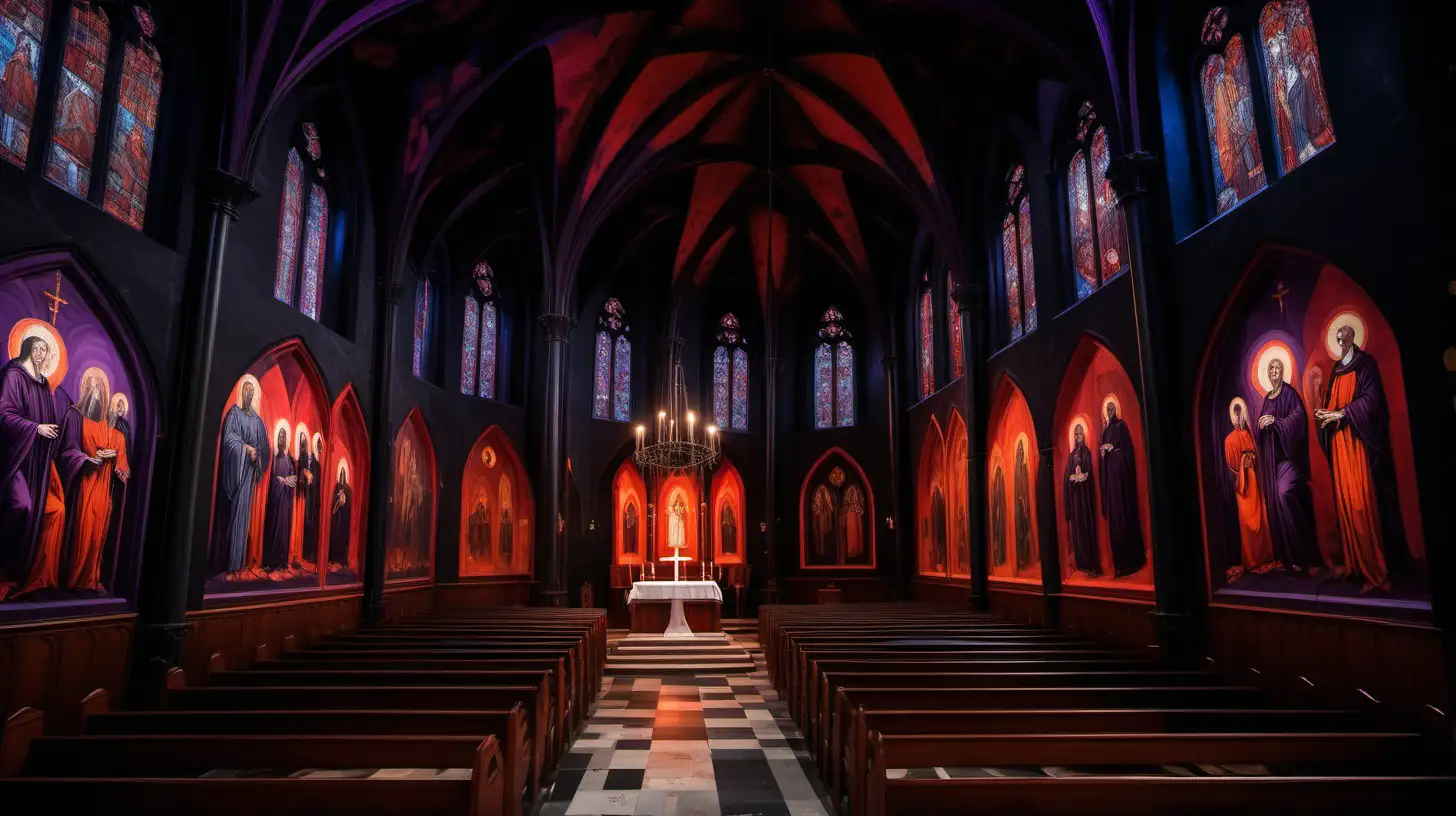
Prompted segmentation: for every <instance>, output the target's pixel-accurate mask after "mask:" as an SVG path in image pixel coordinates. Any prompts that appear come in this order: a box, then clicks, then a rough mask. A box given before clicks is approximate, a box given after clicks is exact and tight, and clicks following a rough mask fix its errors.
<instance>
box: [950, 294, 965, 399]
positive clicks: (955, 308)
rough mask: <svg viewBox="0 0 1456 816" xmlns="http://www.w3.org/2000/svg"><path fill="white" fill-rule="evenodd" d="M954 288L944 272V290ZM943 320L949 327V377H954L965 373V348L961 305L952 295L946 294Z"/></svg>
mask: <svg viewBox="0 0 1456 816" xmlns="http://www.w3.org/2000/svg"><path fill="white" fill-rule="evenodd" d="M953 288H954V283H953V281H951V280H950V275H949V273H947V274H946V282H945V291H946V292H947V293H949V292H950V291H951V289H953ZM945 322H946V327H947V328H949V329H950V370H951V377H952V378H956V377H960V376H962V375H964V374H965V373H966V350H965V341H964V338H963V337H962V336H961V335H962V333H963V329H962V327H961V306H960V304H959V303H956V299H955V297H954V296H953V295H949V294H947V296H946V299H945Z"/></svg>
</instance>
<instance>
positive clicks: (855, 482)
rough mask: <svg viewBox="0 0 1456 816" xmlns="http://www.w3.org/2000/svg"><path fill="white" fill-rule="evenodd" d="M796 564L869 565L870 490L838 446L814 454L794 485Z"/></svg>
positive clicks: (871, 551) (872, 516) (871, 565)
mask: <svg viewBox="0 0 1456 816" xmlns="http://www.w3.org/2000/svg"><path fill="white" fill-rule="evenodd" d="M799 567H800V568H801V569H867V570H872V569H874V568H875V494H874V491H873V490H871V489H870V483H869V480H868V479H866V478H865V474H864V470H863V469H862V468H860V466H859V463H858V462H856V461H855V460H854V458H853V457H851V456H850V455H849V454H848V453H845V452H844V450H843V449H841V448H838V447H834V448H830V449H829V450H826V451H825V452H824V453H823V454H822V455H820V457H819V458H818V459H817V460H815V462H814V464H813V465H811V466H810V467H809V470H808V472H806V473H805V474H804V481H803V483H802V484H801V485H800V487H799Z"/></svg>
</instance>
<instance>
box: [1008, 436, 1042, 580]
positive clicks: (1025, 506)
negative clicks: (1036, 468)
mask: <svg viewBox="0 0 1456 816" xmlns="http://www.w3.org/2000/svg"><path fill="white" fill-rule="evenodd" d="M1012 490H1013V496H1012V499H1013V500H1014V501H1015V503H1016V516H1015V522H1016V568H1017V569H1022V568H1024V567H1028V566H1031V565H1032V564H1034V563H1036V556H1037V553H1036V547H1035V545H1034V542H1033V540H1032V534H1031V469H1030V467H1029V466H1028V465H1027V462H1026V442H1024V441H1022V440H1017V442H1016V479H1015V482H1014V486H1013V488H1012Z"/></svg>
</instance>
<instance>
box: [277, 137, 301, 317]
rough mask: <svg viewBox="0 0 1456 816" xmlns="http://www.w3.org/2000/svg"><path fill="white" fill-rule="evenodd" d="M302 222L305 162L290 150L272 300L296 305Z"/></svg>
mask: <svg viewBox="0 0 1456 816" xmlns="http://www.w3.org/2000/svg"><path fill="white" fill-rule="evenodd" d="M302 223H303V159H301V158H299V155H298V151H297V150H289V151H288V164H287V166H286V167H285V168H284V175H283V212H282V213H281V214H280V215H279V217H278V270H277V272H275V273H274V276H273V297H275V298H277V299H279V300H281V301H283V302H284V303H287V304H289V305H292V304H293V273H294V270H295V269H296V268H297V264H298V235H299V231H300V227H301V226H302Z"/></svg>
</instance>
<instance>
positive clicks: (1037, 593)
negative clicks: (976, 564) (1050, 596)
mask: <svg viewBox="0 0 1456 816" xmlns="http://www.w3.org/2000/svg"><path fill="white" fill-rule="evenodd" d="M986 595H987V600H988V601H990V604H991V611H992V612H995V613H996V614H997V615H1000V616H1001V617H1003V618H1005V619H1007V620H1013V621H1017V622H1019V623H1029V624H1032V625H1033V626H1046V625H1047V597H1046V595H1045V594H1044V593H1043V592H1042V591H1041V587H1040V586H1035V585H1031V584H998V583H992V584H990V585H989V586H987V587H986Z"/></svg>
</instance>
